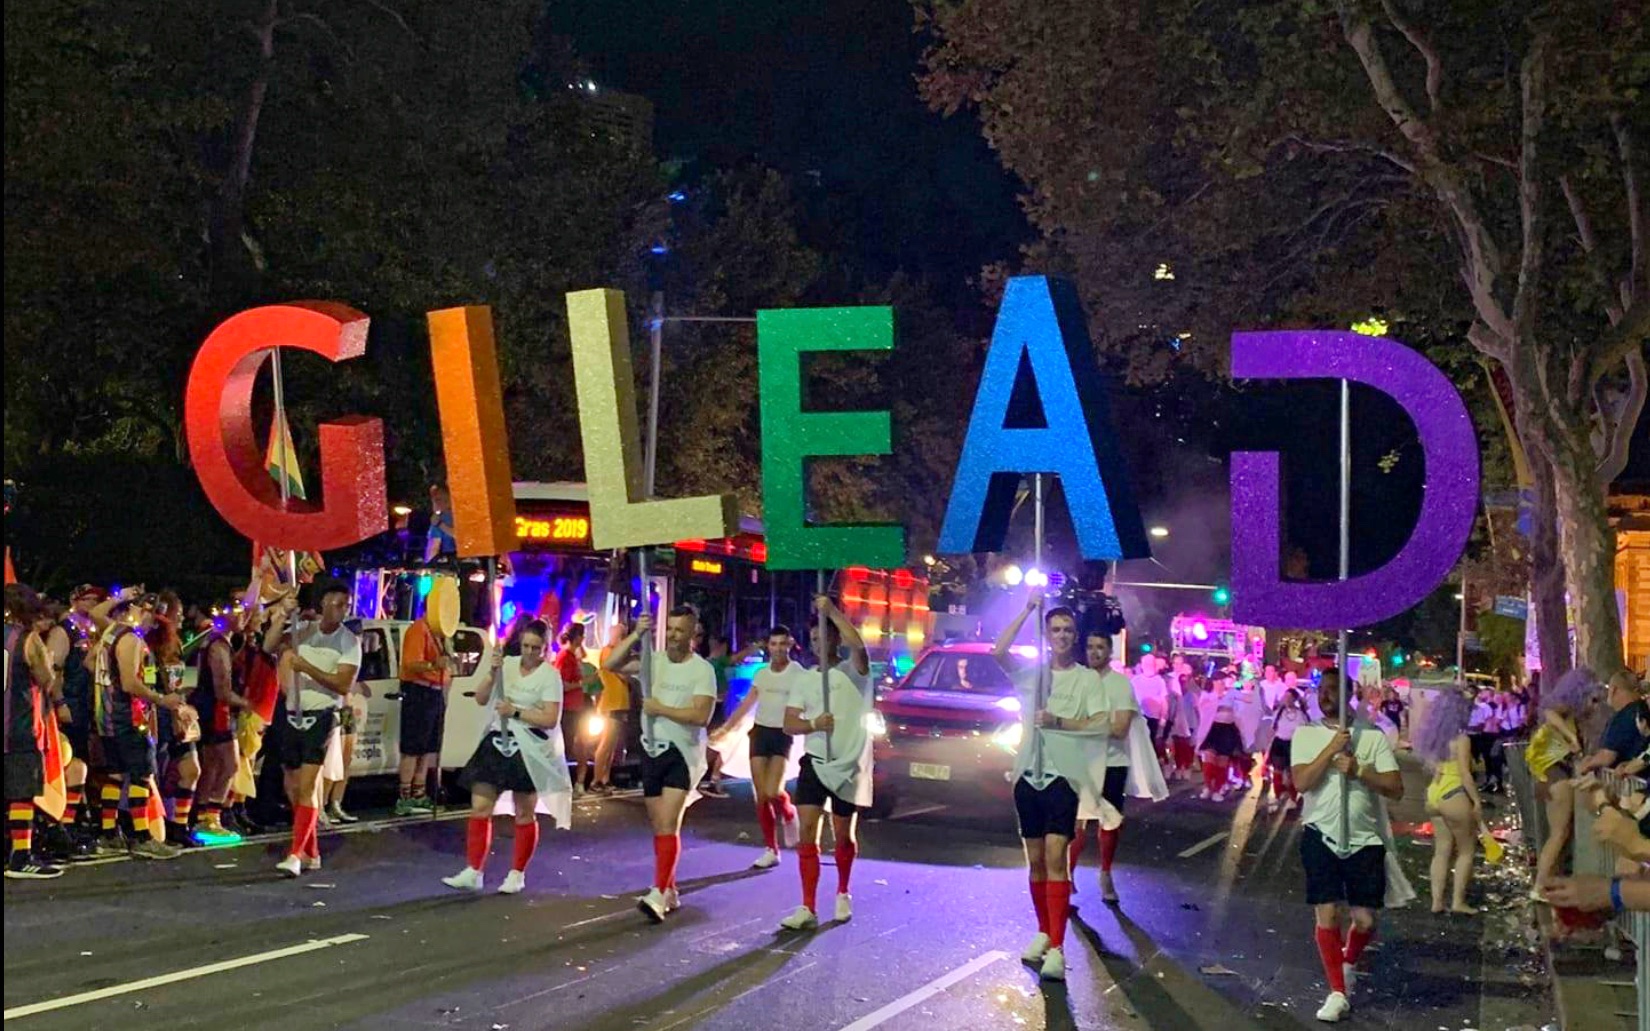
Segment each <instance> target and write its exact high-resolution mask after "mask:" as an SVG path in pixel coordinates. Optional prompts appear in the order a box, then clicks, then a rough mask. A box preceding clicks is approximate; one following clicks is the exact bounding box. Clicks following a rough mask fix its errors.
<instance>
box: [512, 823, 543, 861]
mask: <svg viewBox="0 0 1650 1031" xmlns="http://www.w3.org/2000/svg"><path fill="white" fill-rule="evenodd" d="M538 847H539V822H538V820H534V821H533V822H532V823H518V824H516V855H515V859H514V860H512V861H511V863H510V869H512V870H514V871H515V872H516V873H522V872H524V871H525V870H526V869H527V864H528V862H529V861H531V860H532V858H533V851H534V850H535V849H537V848H538Z"/></svg>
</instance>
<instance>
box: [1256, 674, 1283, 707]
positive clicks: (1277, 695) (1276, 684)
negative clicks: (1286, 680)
mask: <svg viewBox="0 0 1650 1031" xmlns="http://www.w3.org/2000/svg"><path fill="white" fill-rule="evenodd" d="M1259 683H1260V696H1261V697H1262V698H1264V699H1265V700H1266V708H1267V711H1269V712H1271V711H1275V710H1276V709H1277V707H1278V703H1279V702H1281V701H1282V700H1283V692H1284V691H1285V688H1284V686H1283V681H1282V680H1262V681H1260V682H1259Z"/></svg>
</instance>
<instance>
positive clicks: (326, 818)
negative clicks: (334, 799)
mask: <svg viewBox="0 0 1650 1031" xmlns="http://www.w3.org/2000/svg"><path fill="white" fill-rule="evenodd" d="M315 825H316V826H317V827H325V828H327V829H329V830H330V829H331V828H332V814H330V813H328V812H327V811H326V810H325V809H322V810H320V811H319V812H317V813H316V814H315Z"/></svg>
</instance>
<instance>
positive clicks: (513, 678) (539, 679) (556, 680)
mask: <svg viewBox="0 0 1650 1031" xmlns="http://www.w3.org/2000/svg"><path fill="white" fill-rule="evenodd" d="M503 673H504V697H505V698H506V699H507V700H508V701H509V702H510V704H511V705H514V706H515V707H516V708H518V709H537V708H538V707H539V706H541V705H543V704H544V703H546V702H555V703H556V704H557V705H560V704H561V694H562V684H561V674H559V673H557V672H556V667H555V666H554V665H552V664H551V663H548V662H540V663H539V664H538V665H537V666H535V667H533V671H532V672H531V673H528V674H525V675H523V673H522V672H521V656H519V655H511V656H509V657H508V658H506V659H505V660H504V666H503ZM544 729H551V730H553V729H555V728H554V727H549V728H544Z"/></svg>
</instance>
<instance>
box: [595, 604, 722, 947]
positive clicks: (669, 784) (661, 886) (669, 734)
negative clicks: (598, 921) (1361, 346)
mask: <svg viewBox="0 0 1650 1031" xmlns="http://www.w3.org/2000/svg"><path fill="white" fill-rule="evenodd" d="M698 624H699V614H698V612H697V611H695V610H694V608H693V606H691V605H678V606H676V607H675V608H673V609H671V610H670V615H669V616H667V617H666V618H665V650H664V651H663V652H655V653H653V655H652V656H651V659H652V668H651V673H652V676H651V677H650V678H649V680H650V681H651V683H648V684H647V685H646V688H647V698H646V700H645V701H643V703H642V798H643V799H644V800H645V802H646V805H647V818H648V822H649V823H651V824H652V825H653V887H652V888H650V889H649V890H648V893H647V894H646V895H643V896H642V897H641V898H640V899H638V900H637V903H636V905H637V908H639V909H640V910H641V911H642V912H643V913H644V914H645V915H646V916H647V918H648V919H649V920H652V921H653V922H654V923H661V922H663V921H664V918H665V914H667V913H669V912H670V911H671V910H674V909H675V908H677V906H678V905H679V902H678V898H677V894H676V863H677V860H678V859H680V858H681V854H682V813H683V812H684V811H685V810H686V809H687V805H688V800H689V793H690V792H691V791H692V790H693V788H694V786H695V785H696V784H698V783H699V780H700V778H702V777H703V776H704V773H705V770H706V768H707V767H708V762H707V760H706V758H705V724H707V723H709V722H710V717H711V714H712V713H713V712H714V711H715V709H716V671H715V670H714V669H713V668H711V664H710V663H708V662H706V661H705V660H704V659H703V658H701V657H700V656H698V655H695V654H694V653H693V631H694V628H695V627H696V626H698ZM651 633H653V619H652V618H651V617H649V616H646V615H643V616H642V617H641V618H640V619H638V620H637V621H636V630H635V632H633V633H632V634H631V635H630V636H629V637H627V638H625V639H624V640H623V641H621V642H620V643H619V645H618V646H617V647H615V648H614V649H613V652H612V654H611V655H609V656H608V657H607V661H606V662H605V663H603V665H604V666H605V668H607V669H609V670H612V671H613V672H616V673H618V672H633V671H636V670H639V669H640V668H641V667H640V664H639V663H628V664H627V662H626V660H627V659H628V658H629V656H630V653H631V651H632V650H634V649H635V648H636V646H637V644H638V643H639V642H640V641H641V640H642V639H643V638H644V637H646V636H647V635H649V634H651ZM627 666H628V669H627Z"/></svg>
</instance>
